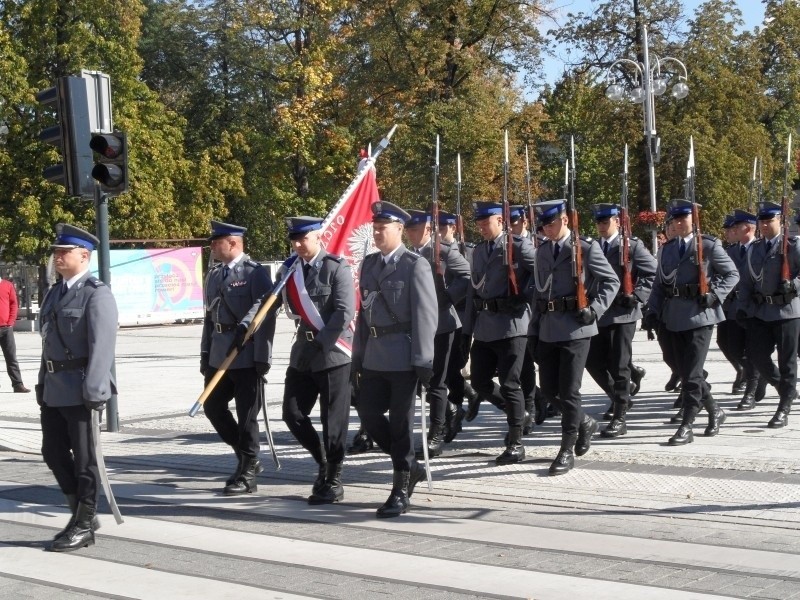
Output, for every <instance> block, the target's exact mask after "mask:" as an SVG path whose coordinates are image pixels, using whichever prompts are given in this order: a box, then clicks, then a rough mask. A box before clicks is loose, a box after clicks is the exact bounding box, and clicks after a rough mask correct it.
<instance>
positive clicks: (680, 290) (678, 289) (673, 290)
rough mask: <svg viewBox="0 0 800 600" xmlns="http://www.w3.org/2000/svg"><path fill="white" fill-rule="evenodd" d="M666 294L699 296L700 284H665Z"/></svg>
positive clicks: (679, 296)
mask: <svg viewBox="0 0 800 600" xmlns="http://www.w3.org/2000/svg"><path fill="white" fill-rule="evenodd" d="M662 288H663V289H664V296H666V297H667V298H697V297H698V296H699V295H700V285H699V284H697V283H686V284H684V285H673V286H669V285H665V286H662Z"/></svg>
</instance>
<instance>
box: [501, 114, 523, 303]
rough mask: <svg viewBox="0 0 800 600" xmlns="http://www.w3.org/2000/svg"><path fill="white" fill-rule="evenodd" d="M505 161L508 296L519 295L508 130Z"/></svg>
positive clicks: (505, 230)
mask: <svg viewBox="0 0 800 600" xmlns="http://www.w3.org/2000/svg"><path fill="white" fill-rule="evenodd" d="M505 148H506V154H505V161H504V162H503V233H505V236H504V238H505V241H504V243H505V248H504V249H503V250H504V251H503V264H504V265H505V267H506V269H507V270H508V295H509V296H517V295H518V294H519V284H518V283H517V272H516V271H515V270H514V240H513V237H512V235H511V204H510V203H509V201H508V129H506V132H505Z"/></svg>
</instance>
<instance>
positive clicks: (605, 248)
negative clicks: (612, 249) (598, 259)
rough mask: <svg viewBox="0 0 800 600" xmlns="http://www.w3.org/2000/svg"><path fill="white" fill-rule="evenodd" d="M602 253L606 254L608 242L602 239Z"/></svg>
mask: <svg viewBox="0 0 800 600" xmlns="http://www.w3.org/2000/svg"><path fill="white" fill-rule="evenodd" d="M603 254H608V242H607V241H606V240H603Z"/></svg>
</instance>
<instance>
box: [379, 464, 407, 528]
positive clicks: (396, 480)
mask: <svg viewBox="0 0 800 600" xmlns="http://www.w3.org/2000/svg"><path fill="white" fill-rule="evenodd" d="M409 479H410V475H409V472H408V471H395V472H394V475H393V478H392V491H391V492H390V493H389V497H388V498H387V499H386V502H384V503H383V506H381V507H380V508H379V509H378V511H377V513H376V514H377V517H378V518H379V519H387V518H390V517H399V516H400V515H402V514H403V513H405V512H406V511H407V510H408V507H409V506H411V502H410V501H409V496H408V482H409Z"/></svg>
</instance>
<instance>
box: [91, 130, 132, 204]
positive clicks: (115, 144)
mask: <svg viewBox="0 0 800 600" xmlns="http://www.w3.org/2000/svg"><path fill="white" fill-rule="evenodd" d="M89 146H90V147H91V149H92V150H94V151H95V152H96V153H97V154H98V155H99V158H98V159H97V161H96V163H95V165H94V168H93V169H92V177H94V178H95V179H96V180H97V181H99V182H100V189H101V190H103V191H104V192H105V193H106V194H108V195H109V196H118V195H119V194H124V193H125V192H127V191H128V136H127V135H126V134H125V133H123V132H122V131H115V132H113V133H105V134H98V135H95V136H93V137H92V141H91V142H90V144H89Z"/></svg>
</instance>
